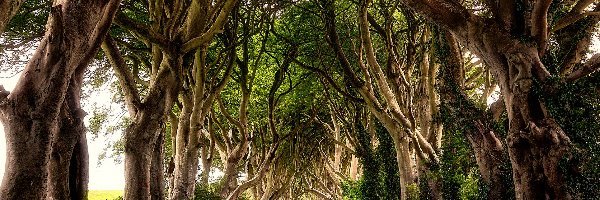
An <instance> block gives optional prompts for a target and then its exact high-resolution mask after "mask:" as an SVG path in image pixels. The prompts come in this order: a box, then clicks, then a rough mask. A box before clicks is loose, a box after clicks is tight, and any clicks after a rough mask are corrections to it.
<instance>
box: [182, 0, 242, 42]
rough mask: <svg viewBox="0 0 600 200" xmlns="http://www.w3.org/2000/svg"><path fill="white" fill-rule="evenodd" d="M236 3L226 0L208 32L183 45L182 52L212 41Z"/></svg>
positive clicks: (234, 0) (232, 0)
mask: <svg viewBox="0 0 600 200" xmlns="http://www.w3.org/2000/svg"><path fill="white" fill-rule="evenodd" d="M236 3H237V0H227V1H226V2H225V4H224V5H223V8H222V9H221V12H220V13H219V16H217V19H215V22H214V23H213V24H212V25H211V26H210V28H209V29H208V31H206V32H205V33H203V34H202V35H200V36H198V37H196V38H194V39H191V40H189V41H187V42H186V43H185V44H184V45H183V48H182V50H183V52H189V51H191V50H193V49H195V48H198V47H200V46H201V45H203V44H206V43H207V42H209V41H210V40H212V38H213V37H214V35H215V34H217V33H219V32H221V27H222V25H223V23H224V22H225V20H226V19H227V17H228V16H229V12H231V10H232V9H233V7H235V4H236Z"/></svg>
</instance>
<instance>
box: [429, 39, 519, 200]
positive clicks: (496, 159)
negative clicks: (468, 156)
mask: <svg viewBox="0 0 600 200" xmlns="http://www.w3.org/2000/svg"><path fill="white" fill-rule="evenodd" d="M438 41H439V42H440V45H441V46H443V47H442V48H443V49H446V50H447V54H445V55H440V63H442V65H443V68H444V69H443V70H442V72H441V73H440V76H441V80H442V82H441V84H439V85H438V89H439V91H440V96H441V101H442V105H441V107H442V109H446V110H447V111H449V112H451V113H452V114H451V116H457V117H458V118H460V119H454V121H461V120H466V121H468V123H470V124H469V125H467V126H463V127H462V128H463V129H462V131H463V132H464V134H465V135H466V137H467V139H468V140H469V143H470V144H471V147H472V149H473V152H474V154H475V159H476V161H477V165H478V167H479V173H480V174H481V177H482V179H483V181H484V182H485V184H487V186H488V188H489V189H490V190H489V192H488V195H487V196H488V199H490V200H491V199H506V198H508V197H507V195H509V194H508V188H506V185H505V183H506V182H508V181H507V180H504V179H505V178H504V176H503V175H502V173H503V172H504V171H502V170H501V167H500V166H501V165H502V164H503V163H505V162H508V159H506V157H505V155H506V151H505V149H504V147H503V145H502V143H501V142H500V140H499V139H498V137H497V136H496V134H495V133H494V131H493V130H492V128H491V127H492V124H493V123H494V122H493V121H492V117H491V116H489V114H487V113H486V111H484V110H482V109H480V108H478V107H477V106H476V105H475V103H474V102H472V100H470V99H469V98H468V96H467V95H466V94H465V93H464V79H465V78H464V66H463V59H462V54H461V51H460V48H459V45H458V43H457V41H456V40H455V38H454V36H452V35H451V34H450V33H449V32H445V33H444V34H442V35H441V36H440V38H438ZM499 103H503V102H499Z"/></svg>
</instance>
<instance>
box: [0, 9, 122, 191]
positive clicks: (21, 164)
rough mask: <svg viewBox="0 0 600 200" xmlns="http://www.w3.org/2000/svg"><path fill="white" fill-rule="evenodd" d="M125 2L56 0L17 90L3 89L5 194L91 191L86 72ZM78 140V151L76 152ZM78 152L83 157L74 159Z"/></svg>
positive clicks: (1, 101) (0, 187) (1, 92)
mask: <svg viewBox="0 0 600 200" xmlns="http://www.w3.org/2000/svg"><path fill="white" fill-rule="evenodd" d="M3 3H5V2H3ZM119 3H120V1H119V0H103V1H84V2H81V1H74V0H73V1H67V0H65V1H58V2H55V3H54V5H53V8H52V10H51V14H50V18H49V20H48V24H47V26H46V27H47V30H46V34H45V36H44V39H43V40H42V42H41V43H40V45H39V47H38V50H37V51H36V53H35V54H34V55H33V57H32V59H31V60H30V61H29V63H28V64H27V66H26V68H25V70H24V72H23V74H22V76H21V77H20V79H19V82H18V84H17V86H16V88H15V89H14V90H13V91H12V93H10V95H9V93H8V92H7V91H4V90H1V91H0V94H2V95H0V111H1V115H0V119H1V120H2V122H3V124H4V127H5V133H6V141H7V162H6V163H7V165H6V171H5V174H4V179H3V180H2V185H1V186H0V199H9V200H10V199H46V198H50V199H51V198H61V199H70V198H76V195H83V196H85V192H82V190H84V189H85V188H86V186H85V184H86V182H87V181H86V179H87V177H77V176H86V175H87V173H86V172H85V171H86V168H87V167H86V166H81V165H86V163H85V161H84V160H85V158H86V157H87V156H86V154H87V152H82V150H83V151H85V150H86V149H85V148H84V147H85V146H84V145H83V144H82V143H84V142H82V141H80V140H81V139H85V138H84V137H83V136H82V135H83V134H84V128H83V124H82V120H83V116H84V115H85V114H84V113H85V112H83V111H82V110H81V108H80V106H79V90H80V89H81V88H80V87H81V77H82V75H83V72H84V71H85V69H86V66H87V64H88V63H89V62H90V60H91V59H92V58H93V56H95V54H96V52H97V51H98V48H99V46H100V43H101V41H102V39H104V35H105V34H106V32H107V30H108V27H109V26H110V23H111V22H112V18H113V16H114V13H115V11H116V10H117V8H118V6H119ZM3 14H4V13H3ZM77 143H79V145H77ZM76 147H79V148H78V149H77V151H76V153H77V154H73V153H74V148H76ZM73 156H74V157H73ZM78 158H82V159H83V160H79V161H82V162H79V161H75V162H73V163H74V164H71V163H72V162H71V161H72V160H73V159H75V160H77V159H78ZM78 165H79V166H78ZM57 169H58V170H57ZM71 169H73V170H72V171H71ZM79 170H81V171H79ZM49 174H50V175H49ZM73 176H75V177H73ZM70 181H72V182H70ZM70 185H72V187H71V188H73V189H74V190H73V191H70V190H71V189H70ZM71 193H73V196H72V197H71V196H70V195H71Z"/></svg>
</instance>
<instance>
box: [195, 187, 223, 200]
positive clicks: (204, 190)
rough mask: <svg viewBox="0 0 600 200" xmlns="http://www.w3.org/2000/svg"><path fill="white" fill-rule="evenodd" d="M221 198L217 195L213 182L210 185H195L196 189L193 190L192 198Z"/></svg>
mask: <svg viewBox="0 0 600 200" xmlns="http://www.w3.org/2000/svg"><path fill="white" fill-rule="evenodd" d="M221 199H222V198H221V197H220V196H219V192H218V191H217V187H216V186H215V184H210V185H201V184H198V185H196V190H195V191H194V200H221Z"/></svg>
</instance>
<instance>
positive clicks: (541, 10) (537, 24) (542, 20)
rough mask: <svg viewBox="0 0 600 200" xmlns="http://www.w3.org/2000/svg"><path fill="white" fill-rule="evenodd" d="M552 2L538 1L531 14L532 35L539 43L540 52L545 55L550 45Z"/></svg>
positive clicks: (548, 0)
mask: <svg viewBox="0 0 600 200" xmlns="http://www.w3.org/2000/svg"><path fill="white" fill-rule="evenodd" d="M551 3H552V0H538V1H536V3H535V5H534V6H533V12H532V14H531V35H532V36H533V38H535V39H536V41H537V43H538V45H539V46H538V50H539V51H540V52H541V54H543V52H544V51H545V50H546V46H547V43H548V9H549V8H550V4H551Z"/></svg>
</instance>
